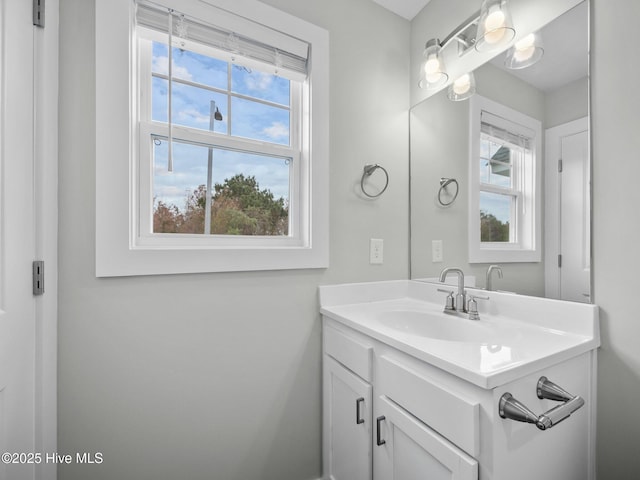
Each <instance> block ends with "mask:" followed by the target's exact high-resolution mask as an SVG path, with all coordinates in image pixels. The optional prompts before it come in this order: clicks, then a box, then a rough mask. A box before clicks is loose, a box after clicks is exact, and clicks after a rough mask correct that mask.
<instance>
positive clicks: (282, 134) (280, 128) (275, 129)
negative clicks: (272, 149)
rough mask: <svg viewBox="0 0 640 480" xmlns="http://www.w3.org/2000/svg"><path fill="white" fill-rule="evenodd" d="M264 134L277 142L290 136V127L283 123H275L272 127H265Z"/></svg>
mask: <svg viewBox="0 0 640 480" xmlns="http://www.w3.org/2000/svg"><path fill="white" fill-rule="evenodd" d="M262 133H264V134H265V135H267V136H268V137H269V138H273V139H274V140H277V139H279V138H286V137H287V136H289V127H287V126H286V125H285V124H284V123H281V122H273V123H272V124H271V126H269V127H265V128H264V129H263V130H262Z"/></svg>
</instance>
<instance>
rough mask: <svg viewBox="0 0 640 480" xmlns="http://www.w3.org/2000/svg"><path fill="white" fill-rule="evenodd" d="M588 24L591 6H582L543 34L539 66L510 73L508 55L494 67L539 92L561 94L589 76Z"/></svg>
mask: <svg viewBox="0 0 640 480" xmlns="http://www.w3.org/2000/svg"><path fill="white" fill-rule="evenodd" d="M588 21H589V20H588V6H587V2H582V3H581V4H580V5H578V6H577V7H575V8H572V9H571V10H569V11H568V12H567V13H565V14H564V15H562V16H561V17H559V18H557V19H556V20H554V21H553V22H551V23H550V24H549V25H547V26H546V27H544V28H543V29H542V30H541V32H540V33H541V36H542V42H543V45H544V55H543V56H542V59H541V60H540V61H539V62H538V63H536V64H535V65H532V66H530V67H527V68H523V69H522V70H509V69H507V68H506V67H505V66H504V55H499V56H498V57H496V58H494V59H493V60H492V61H491V63H492V64H493V65H495V66H497V67H499V68H502V69H503V70H505V71H507V72H509V73H510V74H512V75H514V76H516V77H518V78H520V79H521V80H523V81H525V82H527V83H528V84H529V85H533V86H534V87H536V88H537V89H538V90H542V91H543V92H552V91H554V90H557V89H558V88H560V87H562V86H564V85H566V84H568V83H571V82H573V81H575V80H578V79H580V78H584V77H586V76H587V74H588V71H589V66H588V49H589V29H588Z"/></svg>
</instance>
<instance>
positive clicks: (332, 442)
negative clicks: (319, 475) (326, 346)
mask: <svg viewBox="0 0 640 480" xmlns="http://www.w3.org/2000/svg"><path fill="white" fill-rule="evenodd" d="M323 377H324V380H323V383H324V392H323V396H324V421H323V423H324V432H323V437H324V438H323V447H324V452H323V457H324V460H323V462H324V477H325V478H326V479H331V480H371V469H372V459H371V434H372V428H371V413H372V405H371V403H372V390H371V385H369V384H368V383H366V382H365V381H363V380H361V379H360V378H359V377H357V376H356V375H354V374H353V373H351V372H350V371H349V370H347V369H346V368H345V367H343V366H342V365H340V364H339V363H338V362H336V361H335V360H333V359H332V358H331V357H328V356H327V355H325V356H324V371H323Z"/></svg>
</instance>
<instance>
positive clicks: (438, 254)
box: [431, 240, 444, 263]
mask: <svg viewBox="0 0 640 480" xmlns="http://www.w3.org/2000/svg"><path fill="white" fill-rule="evenodd" d="M443 257H444V256H443V254H442V240H432V241H431V261H432V262H433V263H437V262H442V261H443Z"/></svg>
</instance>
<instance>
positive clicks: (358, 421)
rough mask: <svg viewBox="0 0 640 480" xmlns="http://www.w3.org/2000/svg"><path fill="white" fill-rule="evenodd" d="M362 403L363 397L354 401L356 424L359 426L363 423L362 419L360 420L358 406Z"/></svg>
mask: <svg viewBox="0 0 640 480" xmlns="http://www.w3.org/2000/svg"><path fill="white" fill-rule="evenodd" d="M363 402H364V397H360V398H358V399H357V400H356V424H357V425H360V424H361V423H364V418H360V404H362V403H363Z"/></svg>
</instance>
